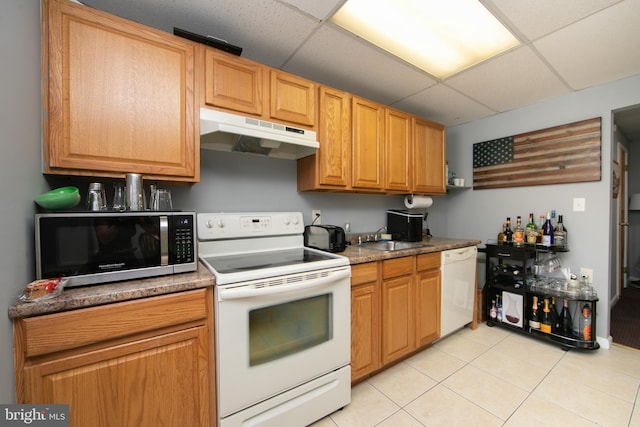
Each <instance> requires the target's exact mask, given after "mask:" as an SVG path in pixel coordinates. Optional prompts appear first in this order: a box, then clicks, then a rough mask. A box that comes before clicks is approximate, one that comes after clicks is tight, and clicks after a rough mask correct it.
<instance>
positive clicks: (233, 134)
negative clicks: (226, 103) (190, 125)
mask: <svg viewBox="0 0 640 427" xmlns="http://www.w3.org/2000/svg"><path fill="white" fill-rule="evenodd" d="M318 147H320V144H319V143H318V141H317V139H316V133H315V132H314V131H310V130H307V129H299V128H295V127H292V126H287V125H282V124H279V123H272V122H267V121H264V120H260V119H255V118H252V117H245V116H240V115H237V114H230V113H225V112H223V111H217V110H210V109H208V108H201V109H200V148H203V149H207V150H218V151H228V152H242V153H250V154H259V155H263V156H269V157H276V158H280V159H292V160H295V159H300V158H302V157H307V156H310V155H312V154H315V152H316V150H317V149H318Z"/></svg>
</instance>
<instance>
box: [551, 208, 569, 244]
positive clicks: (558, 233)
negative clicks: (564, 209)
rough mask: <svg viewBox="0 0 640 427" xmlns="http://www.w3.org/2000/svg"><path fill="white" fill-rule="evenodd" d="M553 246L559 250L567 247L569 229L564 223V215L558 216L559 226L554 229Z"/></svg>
mask: <svg viewBox="0 0 640 427" xmlns="http://www.w3.org/2000/svg"><path fill="white" fill-rule="evenodd" d="M553 244H554V246H557V247H559V248H566V247H567V229H566V228H565V226H564V223H563V222H562V215H558V225H556V228H554V229H553Z"/></svg>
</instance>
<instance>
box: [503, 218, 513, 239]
mask: <svg viewBox="0 0 640 427" xmlns="http://www.w3.org/2000/svg"><path fill="white" fill-rule="evenodd" d="M504 240H505V242H506V243H507V244H511V243H512V242H513V230H511V217H507V226H506V228H505V229H504Z"/></svg>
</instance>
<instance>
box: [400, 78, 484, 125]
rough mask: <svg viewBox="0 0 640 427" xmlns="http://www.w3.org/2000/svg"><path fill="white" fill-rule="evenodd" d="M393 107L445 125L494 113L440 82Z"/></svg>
mask: <svg viewBox="0 0 640 427" xmlns="http://www.w3.org/2000/svg"><path fill="white" fill-rule="evenodd" d="M393 107H395V108H398V109H401V110H404V111H407V112H409V113H412V114H416V115H418V116H420V117H424V118H425V119H429V120H432V121H434V122H438V123H442V124H443V125H445V126H455V125H459V124H462V123H466V122H470V121H473V120H477V119H481V118H483V117H488V116H491V115H493V114H495V111H492V110H491V109H489V108H487V107H486V106H484V105H482V104H479V103H477V102H476V101H474V100H472V99H469V98H467V97H466V96H464V95H462V94H460V93H458V92H456V91H455V90H453V89H451V88H449V87H447V86H446V85H444V84H442V83H441V84H438V85H436V86H432V87H430V88H429V89H426V90H423V91H421V92H420V93H417V94H415V95H412V96H409V97H407V98H405V99H403V100H402V101H399V102H396V103H395V104H393Z"/></svg>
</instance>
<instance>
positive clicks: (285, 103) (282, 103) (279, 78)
mask: <svg viewBox="0 0 640 427" xmlns="http://www.w3.org/2000/svg"><path fill="white" fill-rule="evenodd" d="M317 93H318V85H317V84H316V83H314V82H312V81H309V80H305V79H303V78H300V77H296V76H294V75H292V74H288V73H284V72H282V71H277V70H271V93H270V95H271V96H270V99H271V108H270V117H271V118H272V119H275V120H276V121H285V122H290V123H297V124H301V125H307V126H310V127H312V128H315V127H316V123H317V104H318V96H317Z"/></svg>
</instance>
